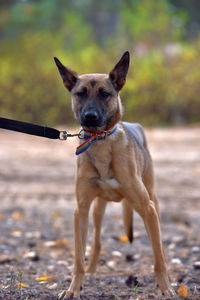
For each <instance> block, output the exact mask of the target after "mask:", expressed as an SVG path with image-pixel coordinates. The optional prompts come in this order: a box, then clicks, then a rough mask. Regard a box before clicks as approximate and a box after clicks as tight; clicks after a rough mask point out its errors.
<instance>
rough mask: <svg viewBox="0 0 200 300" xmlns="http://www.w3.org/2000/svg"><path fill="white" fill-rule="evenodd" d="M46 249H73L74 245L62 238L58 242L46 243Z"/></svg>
mask: <svg viewBox="0 0 200 300" xmlns="http://www.w3.org/2000/svg"><path fill="white" fill-rule="evenodd" d="M45 246H46V247H67V248H70V249H71V248H73V245H72V243H70V242H69V241H68V240H67V239H66V238H62V239H60V240H57V241H47V242H45Z"/></svg>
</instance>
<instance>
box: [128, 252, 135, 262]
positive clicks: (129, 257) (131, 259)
mask: <svg viewBox="0 0 200 300" xmlns="http://www.w3.org/2000/svg"><path fill="white" fill-rule="evenodd" d="M126 261H128V262H131V261H135V257H134V256H133V254H127V255H126Z"/></svg>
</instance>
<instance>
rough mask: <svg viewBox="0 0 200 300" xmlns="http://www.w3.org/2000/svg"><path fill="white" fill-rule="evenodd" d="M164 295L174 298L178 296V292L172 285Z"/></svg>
mask: <svg viewBox="0 0 200 300" xmlns="http://www.w3.org/2000/svg"><path fill="white" fill-rule="evenodd" d="M162 295H163V296H164V297H173V299H176V298H177V295H176V292H175V291H174V289H173V288H172V287H169V288H168V289H167V290H165V291H164V292H162Z"/></svg>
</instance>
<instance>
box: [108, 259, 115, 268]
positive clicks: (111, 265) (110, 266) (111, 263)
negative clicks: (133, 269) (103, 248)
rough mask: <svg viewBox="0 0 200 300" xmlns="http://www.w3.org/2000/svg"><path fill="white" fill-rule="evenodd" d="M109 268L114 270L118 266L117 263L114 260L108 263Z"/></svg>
mask: <svg viewBox="0 0 200 300" xmlns="http://www.w3.org/2000/svg"><path fill="white" fill-rule="evenodd" d="M107 266H108V267H109V268H111V269H114V268H115V266H116V262H115V261H114V260H109V261H108V262H107Z"/></svg>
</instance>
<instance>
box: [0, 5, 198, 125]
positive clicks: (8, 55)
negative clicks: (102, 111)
mask: <svg viewBox="0 0 200 300" xmlns="http://www.w3.org/2000/svg"><path fill="white" fill-rule="evenodd" d="M170 2H173V1H170ZM7 3H8V2H6V1H5V3H4V6H3V7H2V9H1V10H0V38H1V47H0V115H2V116H5V117H12V118H15V119H20V120H24V121H33V122H38V123H43V124H47V125H54V124H63V123H72V122H73V114H72V111H71V103H70V96H69V93H68V92H67V91H66V89H65V88H64V87H63V84H62V80H61V78H60V76H59V74H58V71H57V68H56V66H55V64H54V61H53V57H54V56H57V57H58V58H59V59H60V60H61V61H62V62H63V63H64V64H65V65H67V66H69V67H70V68H72V69H74V70H76V71H77V72H78V73H79V74H82V73H92V72H94V73H96V72H99V73H107V72H109V71H110V70H111V68H112V67H113V66H114V64H115V63H116V62H117V60H118V59H119V58H120V55H121V54H122V53H123V51H124V50H126V49H130V50H131V53H132V56H131V58H132V62H131V67H130V70H129V74H128V79H127V83H126V86H125V87H124V89H123V91H122V99H123V100H124V104H125V118H126V119H127V120H129V121H139V122H142V123H143V124H146V125H163V124H171V123H186V122H197V121H199V116H198V111H199V108H200V102H199V99H198V95H199V81H200V72H199V69H200V63H199V57H198V53H199V50H200V40H198V39H197V40H196V41H193V42H190V43H188V42H187V41H184V25H185V23H186V22H187V21H188V19H187V14H186V12H184V11H183V10H180V9H179V10H176V9H174V7H173V6H172V5H171V4H170V3H169V2H168V1H167V0H159V1H154V0H140V1H138V0H126V1H122V0H116V2H115V3H114V4H111V2H108V1H105V2H104V1H97V0H95V1H91V0H84V1H80V0H75V1H72V0H70V1H65V0H60V1H54V0H41V1H33V0H32V1H31V0H29V1H15V2H13V4H12V5H11V4H9V5H8V4H7ZM0 8H1V5H0Z"/></svg>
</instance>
